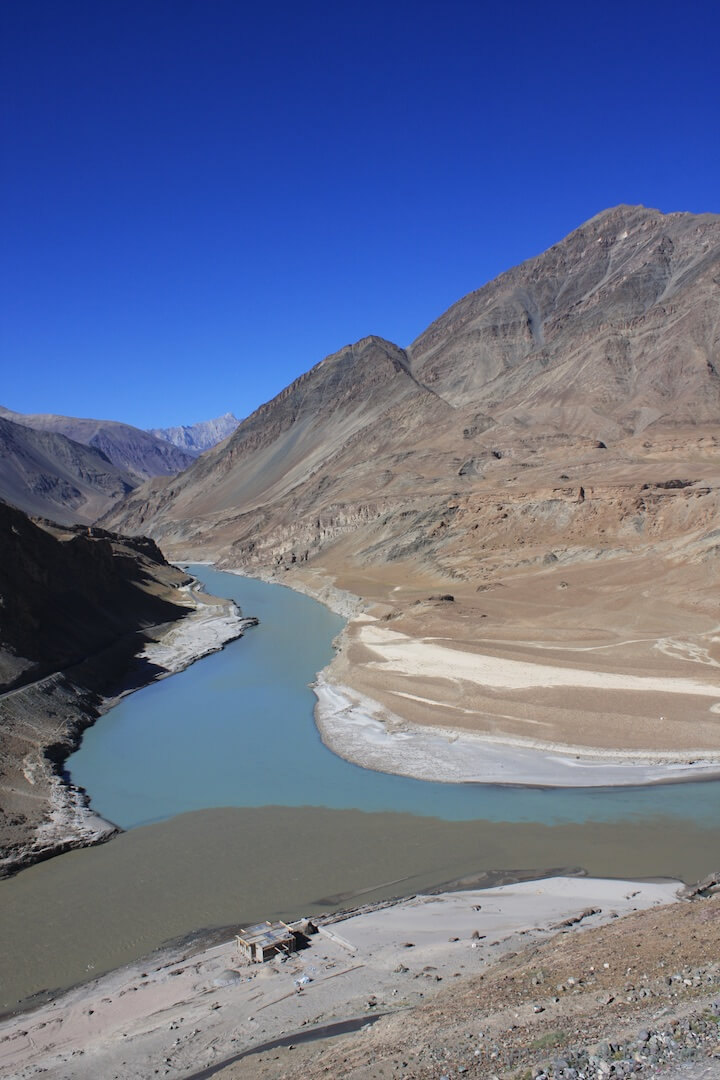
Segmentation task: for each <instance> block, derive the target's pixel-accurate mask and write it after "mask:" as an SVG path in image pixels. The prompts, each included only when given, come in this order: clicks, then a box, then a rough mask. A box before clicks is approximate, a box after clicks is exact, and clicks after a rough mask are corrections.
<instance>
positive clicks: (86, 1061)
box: [0, 877, 678, 1080]
mask: <svg viewBox="0 0 720 1080" xmlns="http://www.w3.org/2000/svg"><path fill="white" fill-rule="evenodd" d="M677 890H678V883H676V882H663V883H639V882H631V881H607V880H599V879H592V878H582V877H579V878H548V879H545V880H539V881H529V882H523V883H520V884H515V885H505V886H500V887H498V888H493V889H485V890H475V891H463V892H455V893H443V894H440V895H437V896H416V897H411V898H409V899H407V900H403V901H401V902H399V903H393V904H389V905H387V906H378V907H376V908H374V909H371V910H369V911H367V912H364V913H359V914H350V915H349V917H343V916H332V917H329V918H328V919H327V920H319V921H320V924H321V930H320V933H318V934H316V935H313V936H312V937H310V939H309V947H308V948H306V949H304V950H302V951H301V952H299V953H297V954H296V955H295V956H293V957H291V958H289V959H287V960H285V961H283V962H280V961H277V960H276V961H273V962H271V963H267V964H265V965H250V964H248V963H247V962H245V961H243V960H240V958H239V956H238V953H237V949H236V946H235V943H234V941H228V942H225V943H223V944H220V945H216V946H212V947H210V948H205V949H203V950H201V951H198V952H192V951H191V950H175V951H169V950H166V951H161V952H159V953H157V954H154V955H152V956H150V957H146V958H145V959H144V960H142V961H140V962H138V963H134V964H131V965H129V966H128V967H126V968H122V969H120V970H118V971H114V972H112V973H111V974H109V975H107V976H104V977H102V978H100V979H97V980H94V981H92V982H90V983H87V984H85V985H84V986H81V987H78V988H76V989H74V990H71V991H69V992H67V993H65V994H63V995H61V996H59V997H57V998H56V999H55V1000H54V1001H52V1002H51V1003H49V1004H47V1005H43V1006H41V1007H39V1008H37V1009H35V1010H33V1011H31V1012H26V1013H23V1014H21V1015H19V1016H18V1017H15V1018H8V1019H6V1020H4V1021H3V1022H2V1023H0V1076H2V1077H5V1078H10V1077H13V1078H18V1080H19V1078H23V1080H24V1078H27V1077H30V1076H34V1075H36V1074H37V1073H38V1072H39V1071H41V1070H48V1071H50V1072H51V1074H52V1075H53V1077H56V1078H57V1080H91V1078H92V1080H95V1078H96V1077H98V1076H114V1077H116V1078H118V1080H140V1078H142V1080H146V1078H147V1077H148V1076H152V1075H172V1076H178V1077H191V1076H193V1075H194V1074H195V1073H197V1072H199V1071H200V1070H202V1069H204V1068H207V1067H209V1066H218V1065H220V1064H221V1063H223V1062H224V1061H227V1060H230V1059H233V1058H235V1057H236V1056H238V1055H241V1054H244V1053H246V1052H248V1051H252V1050H253V1048H258V1047H262V1046H264V1045H265V1044H266V1043H272V1042H273V1040H275V1039H280V1038H282V1037H284V1036H287V1035H289V1034H291V1033H293V1032H296V1033H298V1034H300V1033H305V1034H307V1032H308V1029H310V1030H311V1029H312V1028H318V1029H321V1028H323V1027H324V1026H325V1025H329V1024H335V1023H338V1022H340V1021H343V1020H351V1019H353V1018H356V1017H359V1018H363V1019H369V1018H372V1017H373V1016H375V1015H377V1014H378V1013H387V1012H394V1011H398V1010H402V1009H406V1008H408V1007H410V1006H413V1005H417V1004H421V1003H424V1002H426V1001H428V1000H430V999H431V998H432V996H433V995H434V994H435V993H436V992H437V991H438V989H439V988H440V986H441V984H442V983H443V982H444V981H445V980H448V979H461V978H462V977H463V976H465V975H471V974H477V973H479V972H481V971H483V970H484V968H485V967H486V966H487V965H488V964H489V963H490V962H492V961H493V960H495V959H497V958H498V956H499V955H502V954H503V953H506V952H508V951H510V950H517V949H519V948H522V947H523V946H524V945H525V944H528V943H532V944H537V943H538V942H540V941H542V940H544V939H545V938H547V937H549V936H551V935H552V934H553V933H556V932H557V931H558V930H559V929H563V930H565V931H572V932H576V930H578V929H584V928H589V927H593V926H598V925H600V924H601V923H602V922H604V921H607V920H608V919H610V918H613V917H615V916H616V915H622V914H624V913H626V912H630V911H636V910H640V909H644V908H649V907H653V906H657V905H661V904H667V903H670V902H672V901H673V900H675V899H676V894H677ZM568 920H570V922H568ZM619 962H620V961H619ZM298 987H301V989H298Z"/></svg>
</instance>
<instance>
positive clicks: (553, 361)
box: [409, 206, 720, 438]
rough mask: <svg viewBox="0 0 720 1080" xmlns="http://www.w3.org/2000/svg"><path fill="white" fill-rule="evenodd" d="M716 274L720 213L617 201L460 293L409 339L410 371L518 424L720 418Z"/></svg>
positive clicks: (615, 432)
mask: <svg viewBox="0 0 720 1080" xmlns="http://www.w3.org/2000/svg"><path fill="white" fill-rule="evenodd" d="M719 273H720V217H718V215H713V214H705V215H702V216H695V215H692V214H668V215H663V214H660V213H658V212H657V211H653V210H646V209H644V208H643V207H628V206H621V207H617V208H616V209H614V210H611V211H607V212H605V213H603V214H599V215H598V216H597V217H595V218H593V219H592V220H591V221H589V222H587V223H586V224H585V225H583V226H582V227H581V228H580V229H577V230H576V231H575V232H574V233H572V234H571V235H570V236H569V237H567V238H566V239H565V240H564V241H563V242H562V243H560V244H557V245H555V246H554V247H552V248H550V250H549V251H547V252H545V254H543V255H541V256H539V257H538V258H536V259H531V260H530V261H529V262H527V263H523V264H522V265H521V266H519V267H516V268H515V269H513V270H511V271H509V272H508V273H506V274H502V275H501V276H500V277H499V278H497V279H496V281H494V282H492V283H491V284H489V285H486V286H485V287H484V288H483V289H480V290H479V291H477V292H474V293H471V294H470V295H469V296H466V297H464V298H463V299H462V300H460V301H459V302H458V303H457V304H455V305H454V306H453V307H452V308H450V310H449V311H447V312H446V313H445V314H444V315H443V316H441V318H440V319H438V320H437V321H436V322H435V323H433V324H432V326H430V327H429V328H428V330H426V331H425V333H423V334H422V335H421V336H420V337H419V338H418V339H417V340H416V341H415V342H414V343H413V345H412V346H411V348H410V350H409V351H410V355H411V357H412V368H413V371H414V373H415V375H416V376H417V377H418V379H420V380H421V381H423V382H424V383H426V384H427V385H430V386H433V387H434V388H435V389H436V390H437V391H438V393H440V394H442V396H443V397H444V398H445V399H446V400H447V401H449V402H450V403H451V404H453V405H455V406H457V407H461V406H463V405H472V404H474V403H479V402H482V405H483V408H484V409H485V410H486V411H487V412H488V413H489V414H490V415H491V416H492V417H493V419H494V420H495V422H496V423H501V424H506V425H508V426H510V427H513V428H516V429H518V428H523V427H525V428H526V427H529V426H530V427H533V428H534V429H535V430H547V429H551V430H560V431H563V432H582V433H583V434H586V435H593V436H596V437H598V438H619V437H622V435H625V434H638V433H640V432H642V431H643V430H645V429H646V428H647V427H648V426H649V425H654V424H655V425H656V424H658V423H669V424H682V423H691V424H697V423H700V422H703V421H708V420H709V421H714V420H716V419H717V417H718V405H719V403H720V396H719V394H720V389H719V386H718V379H717V371H716V368H715V362H716V360H717V349H718V318H717V289H718V274H719Z"/></svg>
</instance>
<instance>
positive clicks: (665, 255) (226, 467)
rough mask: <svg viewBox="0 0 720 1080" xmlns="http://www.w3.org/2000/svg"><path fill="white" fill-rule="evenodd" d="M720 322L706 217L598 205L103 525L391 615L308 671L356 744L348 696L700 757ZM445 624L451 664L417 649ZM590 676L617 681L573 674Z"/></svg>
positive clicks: (472, 721) (713, 635) (488, 726)
mask: <svg viewBox="0 0 720 1080" xmlns="http://www.w3.org/2000/svg"><path fill="white" fill-rule="evenodd" d="M719 311H720V216H718V215H709V214H707V215H700V216H696V215H691V214H668V215H664V214H661V213H659V212H657V211H654V210H646V209H644V208H642V207H625V206H623V207H617V208H615V209H613V210H609V211H606V212H605V213H603V214H600V215H598V216H597V217H596V218H593V219H592V220H591V221H589V222H587V223H586V224H585V225H583V226H581V227H580V228H579V229H577V230H576V231H575V232H573V233H571V234H570V236H568V237H566V238H565V239H564V240H563V241H561V242H560V243H559V244H557V245H555V246H554V247H553V248H551V249H550V250H549V251H547V252H545V253H544V254H543V255H540V256H538V257H536V258H534V259H530V260H529V261H528V262H526V263H523V264H522V265H521V266H518V267H515V268H514V269H512V270H510V271H508V272H507V273H505V274H503V275H501V276H500V277H499V278H497V279H496V280H495V281H493V282H491V283H489V284H488V285H486V286H484V287H483V288H482V289H480V290H479V291H477V292H475V293H472V294H470V295H469V296H467V297H465V298H464V299H463V300H460V301H459V302H458V303H457V304H456V305H454V306H453V307H452V308H451V309H450V310H449V311H448V312H446V313H445V315H443V316H442V317H441V318H440V319H438V320H437V321H436V322H435V323H433V324H432V325H431V326H430V327H429V328H428V330H427V331H425V333H423V334H422V335H421V336H420V337H419V338H418V339H417V340H416V341H415V342H414V343H413V345H412V346H410V348H409V349H407V350H403V349H400V348H399V347H397V346H395V345H392V344H391V343H389V342H387V341H383V340H381V339H379V338H366V339H364V340H363V341H360V342H358V343H357V344H356V345H352V346H347V347H346V348H344V349H342V350H341V351H340V352H339V353H336V354H334V355H333V356H330V357H328V358H327V359H326V360H324V361H322V362H321V363H320V364H318V365H317V366H316V367H314V368H313V369H312V370H311V371H309V372H308V373H307V374H305V375H303V376H301V377H300V378H299V379H297V380H296V381H295V382H294V383H292V384H291V385H290V386H289V387H287V389H286V390H284V391H283V392H282V394H280V395H278V397H276V398H275V399H274V400H273V401H271V402H269V403H268V404H267V405H264V406H262V408H261V409H259V410H258V411H257V412H256V413H254V414H253V415H252V416H251V417H249V418H248V419H247V420H245V421H244V422H243V423H242V424H241V425H240V426H239V427H238V429H237V430H236V431H235V433H234V434H233V435H232V436H231V437H230V439H229V440H228V441H227V442H226V443H224V444H223V445H222V446H219V447H217V448H215V449H214V450H210V451H208V452H207V453H206V454H204V455H203V457H202V458H201V459H199V460H198V461H197V462H196V463H195V464H194V465H193V466H191V467H190V468H189V469H187V470H186V471H185V472H184V473H182V474H181V475H180V476H178V477H175V478H174V479H172V480H165V479H161V480H156V481H153V482H151V483H149V484H147V485H143V486H142V487H141V488H139V489H137V490H136V491H134V492H133V493H132V494H131V495H130V496H128V497H127V498H126V499H125V500H124V501H123V502H122V503H121V504H118V507H117V508H113V510H112V511H111V512H110V514H109V516H108V517H107V519H106V521H107V522H108V523H109V524H110V525H111V527H113V528H119V529H122V530H123V531H131V532H133V531H139V532H148V533H149V535H152V536H154V537H155V538H156V539H158V541H159V542H160V543H161V544H162V546H163V549H164V550H166V551H168V552H173V553H175V554H176V555H177V556H178V557H191V556H193V557H200V558H211V559H213V560H215V561H218V562H219V563H220V564H221V565H226V566H230V567H237V568H241V569H243V570H244V571H246V572H247V573H250V574H254V575H260V576H265V577H276V578H278V577H279V578H282V580H284V581H286V582H288V583H291V584H293V585H294V586H295V587H297V588H301V589H306V590H309V591H311V592H313V593H315V594H316V595H319V596H321V597H325V596H329V595H330V593H329V592H328V586H330V585H332V586H333V587H335V588H337V587H340V588H341V589H346V590H349V591H351V592H353V593H356V594H358V595H360V596H361V597H362V598H364V600H365V601H366V602H367V604H368V605H371V604H374V605H375V606H374V607H373V608H372V616H373V617H374V618H375V619H377V620H379V623H381V624H382V623H390V624H391V625H390V626H382V625H378V626H377V627H374V628H369V627H368V626H367V625H364V624H363V623H362V621H360V620H356V621H354V622H352V623H351V624H350V627H349V628H348V630H347V632H346V634H345V638H344V646H343V649H342V651H341V653H340V655H339V657H338V658H337V659H336V661H335V662H334V663H333V665H332V667H331V669H330V675H329V677H330V679H331V680H332V684H333V686H334V687H335V688H336V689H337V687H338V686H340V687H342V688H344V689H343V693H345V690H347V691H348V693H347V695H346V696H345V698H344V699H342V701H341V698H340V697H338V695H337V693H335V691H333V692H332V693H331V695H330V699H331V700H332V701H334V702H335V703H336V706H337V708H338V709H339V710H340V713H339V715H341V721H339V722H338V724H336V725H334V726H333V725H330V726H328V723H325V724H324V726H323V725H321V727H322V729H323V732H324V737H325V738H326V739H327V740H328V741H329V742H331V744H332V745H333V748H336V749H338V750H339V751H340V752H344V753H346V754H348V755H349V756H351V757H354V759H355V760H359V761H362V762H363V763H367V761H368V760H369V759H368V758H366V757H364V756H363V754H364V753H365V751H363V750H362V749H358V747H359V746H360V744H361V743H362V738H361V737H360V735H358V736H357V739H359V742H358V741H357V740H356V742H355V743H354V744H353V747H352V748H350V746H349V743H347V742H346V741H344V740H345V739H346V737H347V738H349V736H348V735H347V731H348V723H347V722H346V719H347V717H348V716H350V715H351V713H352V710H353V708H354V709H355V710H356V713H357V716H358V728H357V730H358V731H360V732H362V731H367V724H365V726H364V727H363V720H362V717H363V716H366V714H367V711H368V708H369V709H370V711H371V714H372V716H373V718H374V720H376V721H380V722H385V721H387V722H388V723H389V725H390V727H389V729H388V730H389V731H390V730H391V729H392V725H393V724H394V723H395V721H396V720H397V718H398V717H399V718H400V719H402V720H403V721H407V720H411V721H416V722H418V723H421V724H426V725H433V726H434V727H435V728H437V729H439V730H444V729H450V730H452V731H454V730H455V729H458V728H463V729H469V730H471V731H473V732H483V733H491V734H493V736H495V737H497V736H502V737H503V738H512V739H527V740H533V741H534V743H538V744H539V743H542V745H543V746H545V747H546V748H547V747H551V746H554V747H557V746H559V745H564V746H566V747H567V746H572V747H574V748H577V747H585V748H602V747H613V748H615V749H617V750H622V751H623V752H624V753H627V754H642V753H645V752H648V753H651V752H654V751H655V750H658V749H660V748H664V750H665V751H667V753H669V754H671V753H672V754H679V755H680V757H681V758H682V755H683V753H684V752H685V751H687V753H686V754H685V759H687V758H690V759H692V760H694V759H695V757H696V756H697V754H699V753H700V752H701V751H702V752H707V753H710V752H711V751H712V753H716V751H717V750H718V749H719V748H720V720H718V716H719V715H720V684H718V683H717V680H716V671H717V669H718V668H720V648H719V643H720V639H719V638H718V635H717V623H718V613H717V603H716V601H715V599H714V597H715V595H716V587H717V584H718V579H719V577H720V562H719V561H718V556H719V555H720V546H719V545H718V536H717V520H718V515H719V514H720V498H719V497H718V495H719V492H720V441H719V440H720V431H719V430H718V421H720V374H719V373H720V318H719V317H718V312H719ZM445 594H450V595H452V596H454V597H455V602H454V603H450V602H445V601H442V600H438V599H437V598H438V596H440V597H442V596H443V595H445ZM428 597H431V599H430V600H428ZM442 641H444V642H446V643H448V644H449V647H451V648H452V649H453V650H454V651H455V652H457V653H458V654H459V656H460V658H461V659H460V660H458V659H457V657H454V655H453V656H450V657H445V658H444V660H443V661H442V662H441V661H440V659H438V660H437V662H436V663H432V664H430V663H428V662H427V648H426V645H427V644H428V643H431V642H442ZM422 643H424V644H422ZM420 644H422V649H420V648H419V646H420ZM433 648H434V646H433ZM442 655H443V656H444V654H442ZM478 657H483V658H484V659H485V660H486V661H487V663H486V664H485V667H484V668H483V670H487V666H488V664H490V661H492V672H493V675H492V677H493V678H494V679H495V682H491V683H489V684H488V681H487V679H488V678H489V677H490V673H489V672H488V674H487V676H486V678H485V679H484V681H483V679H481V678H479V676H478V675H477V670H479V669H478V667H477V665H478V663H479V660H478ZM488 657H490V659H489V660H488ZM506 660H512V661H513V663H515V662H518V663H521V664H526V665H527V670H526V669H525V668H523V674H522V677H519V676H518V675H517V672H518V670H519V669H516V668H512V672H514V674H511V673H510V669H507V668H505V667H503V664H505V661H506ZM456 661H457V665H456ZM443 664H444V665H445V667H443ZM448 665H450V669H451V670H453V671H454V672H455V674H454V675H453V677H452V678H451V677H449V676H447V675H446V674H443V672H444V671H446V670H447V668H448ZM543 665H544V666H543ZM568 667H570V668H572V669H573V670H575V669H577V671H576V673H575V674H574V675H573V676H572V677H570V676H568V675H567V674H566V673H565V674H563V672H565V669H566V668H568ZM551 668H552V670H550V669H551ZM590 669H592V672H591V670H590ZM593 672H594V674H593ZM598 672H605V673H607V674H608V675H612V676H613V678H612V680H609V682H611V683H612V684H613V685H614V686H615V687H616V688H617V692H610V690H608V689H605V690H603V691H600V690H598V691H597V692H592V691H591V687H592V686H593V685H601V684H602V681H599V680H598V678H597V673H598ZM636 676H641V677H643V678H645V677H647V678H651V679H664V678H665V677H666V676H667V677H668V678H670V682H663V683H658V682H654V683H652V684H650V683H648V684H642V683H641V684H636V683H634V682H633V679H635V677H636ZM676 677H677V678H680V679H682V678H689V679H690V680H691V682H692V685H693V686H695V687H698V686H701V684H702V686H701V688H700V689H696V691H695V692H694V693H693V694H689V695H688V694H685V695H684V696H683V695H681V694H680V693H679V687H680V684H678V683H674V682H672V680H673V679H675V678H676ZM528 679H530V681H529V682H528ZM533 680H534V681H533ZM544 680H545V681H544ZM547 680H550V681H549V682H548V681H547ZM643 685H647V686H650V685H653V686H656V687H659V686H661V685H662V686H663V687H664V689H663V690H662V692H660V691H658V693H657V694H656V693H640V692H636V691H639V687H640V686H643ZM683 685H685V684H683ZM687 685H688V686H689V685H690V684H689V683H688V684H687ZM621 686H624V687H625V689H624V690H621V689H620V687H621ZM562 687H564V689H563V688H562ZM633 687H635V690H633ZM533 688H534V689H533ZM333 695H334V696H333ZM712 695H716V697H717V702H716V705H717V707H716V706H715V705H713V706H712V707H710V702H709V701H708V696H712ZM338 702H340V704H338ZM368 703H369V704H368ZM373 710H374V711H373ZM343 718H344V719H343ZM331 727H332V728H333V730H332V733H331ZM691 750H692V751H693V752H692V753H691V752H690V751H691ZM428 760H429V762H430V764H429V765H428V768H429V769H430V773H431V772H432V768H431V765H432V762H431V760H430V759H428ZM678 760H679V759H678ZM375 761H376V758H375V757H374V758H373V762H375ZM374 767H379V766H377V764H375V766H374ZM393 767H398V766H393ZM418 769H419V771H418V772H416V773H415V775H428V771H427V769H425V770H424V771H423V769H420V767H419V766H418Z"/></svg>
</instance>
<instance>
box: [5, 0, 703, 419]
mask: <svg viewBox="0 0 720 1080" xmlns="http://www.w3.org/2000/svg"><path fill="white" fill-rule="evenodd" d="M0 39H1V40H0V80H1V81H2V99H3V117H2V131H1V132H0V136H1V143H0V146H1V151H2V155H3V162H2V168H1V169H0V185H1V188H0V190H1V192H2V209H3V228H2V253H1V255H0V272H1V275H2V278H1V281H0V286H1V289H2V297H1V299H0V304H1V305H2V307H1V310H0V318H1V320H2V328H1V330H0V335H1V336H0V350H1V357H0V359H1V367H0V371H1V372H2V375H1V380H0V403H2V404H5V405H7V406H9V407H10V408H14V409H17V410H19V411H22V412H60V413H68V414H71V415H80V416H97V417H103V418H114V419H123V420H126V421H128V422H130V423H134V424H137V425H138V426H141V427H145V426H151V425H155V424H158V425H166V424H174V423H183V422H193V421H195V420H199V419H204V418H208V417H211V416H215V415H217V414H219V413H222V412H225V411H226V410H232V411H234V412H235V413H237V415H239V416H243V415H246V414H247V413H249V412H250V411H252V409H253V408H255V407H256V406H257V405H258V404H260V403H261V402H262V401H265V400H267V399H268V398H270V397H272V396H273V395H274V394H275V393H277V392H278V391H279V390H281V389H282V387H283V386H285V385H286V384H287V383H288V382H290V381H291V380H292V379H293V378H295V377H296V376H297V375H299V374H300V373H301V372H303V371H305V370H307V368H309V367H311V366H312V365H313V364H314V363H316V362H317V361H318V360H320V359H321V358H322V357H323V356H324V355H326V354H327V353H330V352H333V351H335V350H336V349H338V348H340V347H341V346H342V345H344V344H346V343H348V342H351V341H354V340H357V339H358V338H360V337H363V336H364V335H366V334H370V333H374V334H380V335H383V336H384V337H387V338H390V339H391V340H393V341H395V342H397V343H398V344H400V345H407V344H409V343H410V342H411V341H412V340H413V338H414V337H416V336H417V335H418V334H419V333H420V332H421V331H422V330H423V329H424V328H425V326H427V324H428V323H429V322H431V321H432V320H433V319H434V318H436V317H437V316H438V315H439V314H441V312H442V311H443V310H445V308H446V307H448V306H449V305H450V304H451V303H453V302H454V301H455V300H456V299H458V298H459V297H460V296H462V295H463V294H464V293H466V292H469V291H470V290H472V289H475V288H478V287H479V286H480V285H482V284H483V283H484V282H485V281H487V280H489V279H491V278H493V277H494V276H495V275H496V274H498V273H499V272H500V271H502V270H504V269H507V268H508V267H509V266H512V265H514V264H515V263H517V262H520V261H522V260H523V259H525V258H527V257H529V256H531V255H534V254H537V253H538V252H540V251H542V250H544V249H545V248H546V247H548V246H549V245H551V244H552V243H554V242H555V241H557V240H559V239H560V238H561V237H562V236H564V235H565V234H566V233H568V232H569V231H570V230H571V229H573V228H575V227H576V226H577V225H579V224H580V223H581V222H582V221H584V220H585V219H587V218H588V217H591V216H592V215H593V214H595V213H597V212H598V211H600V210H602V209H605V208H606V207H608V206H612V205H615V204H617V203H620V202H628V203H644V204H645V205H646V206H654V207H658V208H659V209H661V210H664V211H670V210H691V211H696V212H701V211H706V210H711V211H716V212H717V211H720V182H719V181H720V168H719V166H720V75H719V74H718V72H719V70H720V62H719V60H718V57H719V55H720V52H719V46H718V42H719V40H720V9H719V7H718V5H717V3H715V2H710V0H707V2H703V3H693V2H689V3H688V2H686V3H683V4H679V3H673V4H669V3H665V2H663V0H655V2H652V3H650V2H648V3H644V2H632V0H630V2H628V0H625V2H624V3H618V2H615V0H609V2H606V3H604V4H602V5H584V4H581V3H577V2H573V3H572V4H570V3H555V4H553V3H549V4H548V3H512V2H510V3H505V4H500V3H497V2H495V3H492V4H489V3H482V2H476V3H458V2H453V0H443V2H432V3H423V2H422V0H414V2H412V3H408V2H405V0H396V2H388V3H382V4H381V3H377V2H375V0H363V2H362V3H354V4H344V3H342V2H337V0H335V2H334V3H314V2H313V0H309V2H307V3H303V4H302V5H301V4H285V3H282V2H280V3H275V4H258V3H256V4H250V3H241V2H230V0H173V2H168V0H143V2H136V0H5V2H4V3H3V4H2V5H0Z"/></svg>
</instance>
